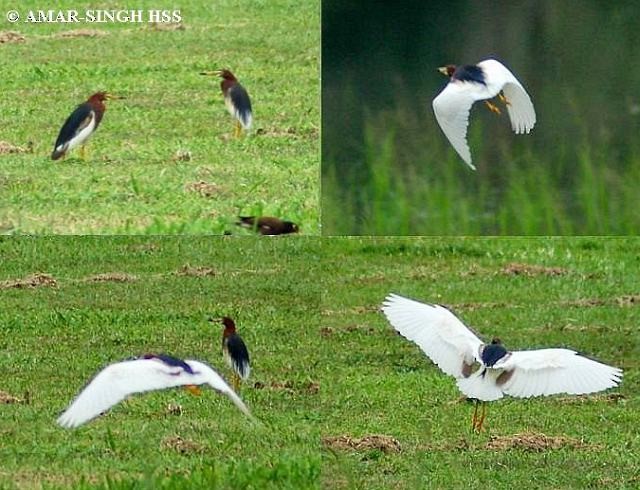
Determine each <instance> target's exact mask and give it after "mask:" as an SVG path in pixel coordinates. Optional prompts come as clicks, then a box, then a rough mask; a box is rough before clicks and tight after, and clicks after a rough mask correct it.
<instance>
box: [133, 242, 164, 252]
mask: <svg viewBox="0 0 640 490" xmlns="http://www.w3.org/2000/svg"><path fill="white" fill-rule="evenodd" d="M129 249H130V250H133V251H134V252H157V251H158V250H160V247H159V246H158V245H156V244H155V243H141V244H139V245H131V246H130V247H129Z"/></svg>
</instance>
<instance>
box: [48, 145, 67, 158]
mask: <svg viewBox="0 0 640 490" xmlns="http://www.w3.org/2000/svg"><path fill="white" fill-rule="evenodd" d="M66 152H67V150H66V148H63V147H58V148H56V149H54V150H53V153H51V160H57V159H59V158H60V157H61V156H63V155H64V154H65V153H66Z"/></svg>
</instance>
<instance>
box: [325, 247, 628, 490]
mask: <svg viewBox="0 0 640 490" xmlns="http://www.w3.org/2000/svg"><path fill="white" fill-rule="evenodd" d="M639 245H640V242H639V241H638V240H637V239H616V238H611V239H595V238H558V239H551V238H545V239H537V238H536V239H533V238H532V239H506V238H505V239H441V238H433V239H429V238H424V239H405V238H397V239H389V238H386V239H374V238H352V239H331V240H326V241H325V242H323V253H324V257H325V260H324V262H323V270H324V272H325V274H324V275H323V277H324V282H323V291H324V293H323V300H322V330H321V332H322V341H321V344H320V345H321V346H322V347H321V356H322V358H324V359H326V360H327V362H326V363H325V365H324V371H323V374H322V376H321V379H322V383H323V386H324V387H326V389H323V392H322V397H323V400H324V406H323V408H322V413H323V416H322V418H321V423H320V424H321V434H322V437H323V439H325V441H326V442H325V453H324V459H323V485H324V486H325V487H326V488H367V489H369V488H385V489H388V488H472V487H473V488H478V487H486V488H489V487H491V488H601V487H611V488H636V487H637V486H638V484H639V482H640V460H639V459H638V455H639V454H640V436H639V433H638V417H637V414H638V409H639V408H640V398H639V397H638V390H639V388H640V386H639V385H640V376H639V374H638V367H639V362H638V359H639V357H640V332H639V318H640V314H639V311H640V310H639V304H640V288H639V286H638V280H637V277H638V269H639V267H640V263H639V262H638V246H639ZM390 292H395V293H398V294H401V295H405V296H408V297H411V298H414V299H417V300H420V301H424V302H432V303H440V304H445V305H448V306H449V307H450V308H452V309H453V311H454V312H455V313H456V314H457V315H458V316H459V317H460V318H461V319H462V320H463V321H464V322H465V323H466V324H467V325H469V326H471V327H472V328H474V329H475V330H476V331H477V332H479V334H481V335H482V336H483V338H484V339H485V340H487V339H491V338H492V337H493V336H499V337H500V338H501V339H502V340H503V342H504V343H505V346H506V347H507V348H508V349H512V350H518V349H531V348H542V347H551V346H562V347H570V348H573V349H575V350H578V351H580V352H583V353H585V354H586V355H588V356H591V357H593V358H596V359H599V360H601V361H603V362H605V363H609V364H612V365H615V366H619V367H621V368H623V369H624V379H623V382H622V385H621V386H620V387H619V388H617V389H613V390H609V391H608V392H605V393H602V394H599V395H595V396H589V397H570V396H556V397H547V398H536V399H531V400H522V399H513V398H506V399H503V400H501V401H498V402H494V403H491V404H489V405H488V416H487V420H486V422H485V428H486V432H483V433H482V434H480V435H474V434H472V433H471V418H472V414H473V405H472V404H471V403H470V402H465V401H464V400H462V399H460V396H461V394H460V392H459V391H458V390H457V388H456V385H455V381H454V380H453V378H450V377H448V376H446V375H444V374H443V373H442V372H441V371H440V370H439V369H438V368H437V367H436V366H435V365H434V364H432V363H431V362H430V361H429V360H428V359H427V358H426V357H425V355H424V354H423V353H422V352H421V351H420V349H419V348H418V347H417V346H416V345H414V344H412V343H411V342H409V341H407V340H406V339H404V338H403V337H401V336H399V335H397V334H396V333H395V331H394V330H393V329H392V328H391V327H390V326H389V324H388V323H387V321H386V319H385V318H384V316H383V315H382V313H381V312H380V311H379V308H380V305H381V303H382V301H383V299H384V298H385V296H386V295H387V294H389V293H390ZM618 395H619V396H618ZM522 434H525V435H524V436H523V435H522ZM371 435H383V436H387V437H392V438H395V439H396V440H397V441H398V442H399V444H400V452H395V450H396V449H397V447H396V446H394V445H393V444H389V443H387V444H386V445H385V448H387V450H388V451H389V452H385V450H384V449H379V448H377V447H376V446H375V445H374V446H372V447H371V446H369V447H368V446H366V445H364V446H359V448H357V449H344V447H343V446H344V444H345V440H344V439H343V440H342V443H341V442H340V440H339V441H338V443H336V442H331V440H330V439H328V438H335V437H340V436H345V437H348V438H352V439H360V438H366V437H369V436H371ZM514 437H515V439H516V440H517V441H520V442H519V443H518V442H513V440H514ZM544 441H546V442H544ZM352 442H353V441H352ZM365 442H366V441H365ZM512 444H520V446H518V447H511V445H512ZM546 444H549V445H552V444H555V447H551V446H548V447H547V446H546Z"/></svg>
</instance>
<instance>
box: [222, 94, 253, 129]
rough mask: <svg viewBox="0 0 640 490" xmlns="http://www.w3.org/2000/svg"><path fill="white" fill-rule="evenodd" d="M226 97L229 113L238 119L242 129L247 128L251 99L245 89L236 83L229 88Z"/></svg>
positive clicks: (250, 113)
mask: <svg viewBox="0 0 640 490" xmlns="http://www.w3.org/2000/svg"><path fill="white" fill-rule="evenodd" d="M228 98H229V102H228V104H227V107H228V109H229V112H231V115H232V116H234V117H235V118H236V119H238V121H240V124H242V127H243V128H244V129H249V128H250V127H251V121H252V117H253V114H252V111H251V99H249V94H248V93H247V91H246V90H245V89H244V87H243V86H242V85H240V84H236V85H234V86H233V87H231V88H230V89H229V94H228Z"/></svg>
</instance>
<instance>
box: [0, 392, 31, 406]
mask: <svg viewBox="0 0 640 490" xmlns="http://www.w3.org/2000/svg"><path fill="white" fill-rule="evenodd" d="M24 402H25V400H24V399H22V398H18V397H17V396H13V395H10V394H9V393H7V392H6V391H0V405H10V404H12V403H24Z"/></svg>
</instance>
